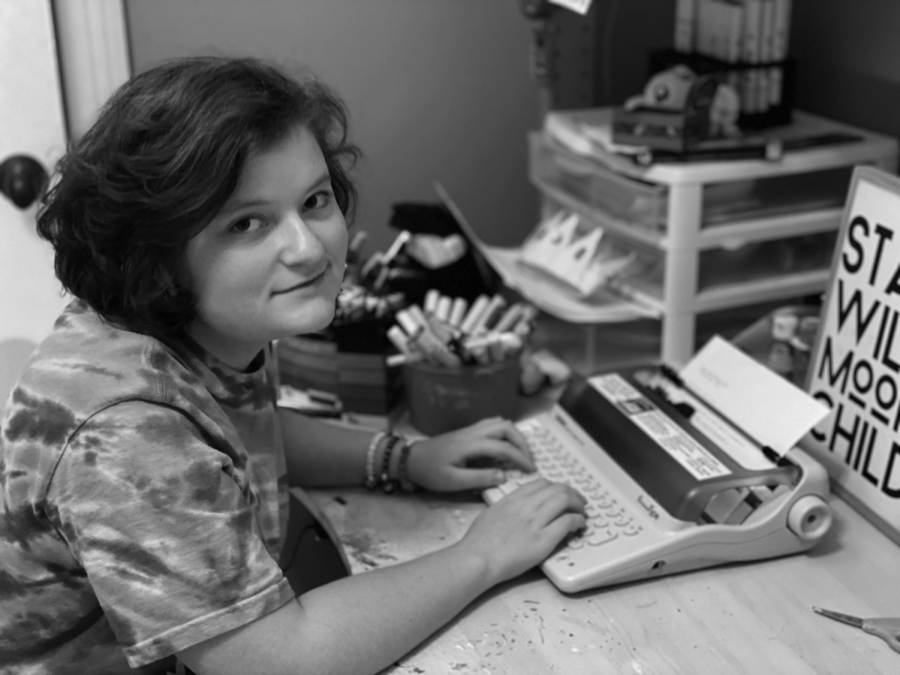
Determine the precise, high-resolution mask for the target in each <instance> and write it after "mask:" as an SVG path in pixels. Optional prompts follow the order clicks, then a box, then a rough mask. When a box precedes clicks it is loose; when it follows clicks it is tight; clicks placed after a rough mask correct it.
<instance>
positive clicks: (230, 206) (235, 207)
mask: <svg viewBox="0 0 900 675" xmlns="http://www.w3.org/2000/svg"><path fill="white" fill-rule="evenodd" d="M325 183H331V174H330V173H329V172H328V170H327V169H326V170H325V171H323V172H322V174H321V175H320V176H319V177H318V178H317V179H316V180H315V182H314V183H312V184H311V185H310V186H309V187H308V188H307V190H306V191H307V192H311V191H313V190H318V189H319V188H320V187H322V185H324V184H325ZM268 201H269V200H268V199H245V200H237V201H232V200H229V201H227V202H226V203H225V206H224V207H223V208H222V210H221V211H220V215H227V214H230V213H234V212H235V211H240V210H241V209H246V208H251V207H254V206H260V205H262V204H266V203H268Z"/></svg>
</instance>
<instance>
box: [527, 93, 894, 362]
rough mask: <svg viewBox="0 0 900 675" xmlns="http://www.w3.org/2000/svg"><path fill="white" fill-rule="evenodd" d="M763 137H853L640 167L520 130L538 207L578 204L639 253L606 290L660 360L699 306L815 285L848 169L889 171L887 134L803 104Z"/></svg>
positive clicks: (683, 340)
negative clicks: (633, 313) (636, 321)
mask: <svg viewBox="0 0 900 675" xmlns="http://www.w3.org/2000/svg"><path fill="white" fill-rule="evenodd" d="M552 114H554V115H558V116H560V115H563V116H568V117H569V119H567V120H566V123H567V124H568V125H569V126H570V127H571V128H578V127H579V126H581V127H582V128H583V127H584V125H590V124H598V123H603V120H608V119H609V116H610V115H611V109H592V110H585V111H567V112H557V113H552ZM772 133H774V134H779V133H780V134H783V135H784V137H785V138H811V137H819V136H823V135H827V134H832V133H850V134H853V135H854V136H856V137H858V139H857V140H853V141H850V142H843V143H835V144H823V145H819V146H812V147H809V148H806V149H802V150H796V151H790V152H785V153H784V155H783V156H782V158H781V159H780V160H778V161H766V160H762V159H759V160H757V159H742V160H731V161H710V162H696V163H694V162H683V163H665V164H664V163H660V164H654V165H651V166H647V167H643V166H640V165H638V164H637V163H635V162H632V161H631V160H630V159H629V158H627V157H623V156H622V155H618V154H614V153H611V152H606V151H604V150H603V149H601V148H600V147H598V146H597V145H596V144H590V146H579V147H578V148H575V149H573V147H572V146H571V145H568V144H563V143H561V142H559V140H558V137H557V136H553V135H551V134H550V133H548V132H547V131H546V130H544V131H541V132H534V133H532V134H531V135H530V136H529V144H530V178H531V181H532V183H533V184H534V185H535V186H536V187H537V188H538V189H539V190H540V191H541V194H542V200H543V210H544V215H547V214H549V213H551V212H552V211H555V210H557V209H560V208H564V209H567V210H569V211H573V212H576V213H578V214H580V215H581V216H582V223H587V224H588V226H599V227H602V228H603V229H604V231H605V234H604V237H609V238H612V239H613V240H615V241H616V242H618V245H620V246H622V247H624V248H626V249H628V250H633V251H634V252H635V253H636V255H637V259H638V260H640V261H642V263H641V264H639V265H638V266H637V268H638V269H637V270H636V272H635V274H634V275H633V276H630V277H629V276H625V277H623V278H622V279H620V280H618V281H617V283H616V285H615V287H614V288H615V290H616V292H617V293H618V294H619V295H621V296H622V297H623V298H627V299H629V300H630V301H633V302H635V303H637V304H639V305H641V306H642V307H644V308H650V309H651V310H652V311H653V313H654V314H655V315H656V316H658V318H659V319H660V320H661V323H662V326H661V354H660V357H661V358H662V359H663V360H664V361H666V362H669V363H672V364H673V365H679V364H683V363H685V362H686V361H687V360H688V359H689V358H690V356H691V355H692V354H693V352H694V349H695V344H694V343H695V336H696V333H695V329H696V321H697V317H698V314H701V313H704V312H711V311H715V310H722V309H729V308H735V307H744V306H748V305H754V304H759V303H765V302H770V301H777V300H781V299H788V298H796V297H800V296H805V295H811V294H815V293H819V292H821V291H822V290H823V289H824V288H825V285H826V282H827V279H828V275H829V270H830V266H831V259H832V254H833V244H834V238H835V236H836V233H837V230H838V227H839V224H840V218H841V214H842V211H843V203H844V199H845V197H846V190H847V186H848V184H849V178H850V174H851V172H852V169H853V167H854V166H856V165H859V164H867V165H872V166H876V167H879V168H881V169H883V170H886V171H888V172H890V173H894V172H895V171H896V170H897V156H898V143H897V140H896V139H894V138H891V137H888V136H884V135H880V134H876V133H873V132H870V131H866V130H863V129H858V128H856V127H853V126H850V125H847V124H842V123H839V122H835V121H832V120H828V119H825V118H822V117H819V116H816V115H812V114H809V113H805V112H803V111H795V114H794V122H793V123H792V124H791V125H788V126H787V127H783V128H781V129H780V130H773V132H772ZM587 147H589V150H587V151H586V150H585V148H587Z"/></svg>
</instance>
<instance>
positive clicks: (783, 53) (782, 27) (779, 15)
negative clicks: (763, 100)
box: [768, 0, 792, 105]
mask: <svg viewBox="0 0 900 675" xmlns="http://www.w3.org/2000/svg"><path fill="white" fill-rule="evenodd" d="M791 2H792V0H774V3H775V7H774V9H773V11H772V60H773V61H781V60H783V59H785V58H787V55H788V43H789V40H790V31H791ZM783 81H784V73H783V72H782V71H781V69H780V68H772V69H770V70H769V97H768V101H769V103H770V104H771V105H779V104H780V103H781V97H782V95H783V92H782V88H783Z"/></svg>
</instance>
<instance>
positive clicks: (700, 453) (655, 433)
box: [590, 373, 731, 480]
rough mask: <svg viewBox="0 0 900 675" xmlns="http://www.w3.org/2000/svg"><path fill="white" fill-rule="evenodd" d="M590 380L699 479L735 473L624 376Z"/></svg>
mask: <svg viewBox="0 0 900 675" xmlns="http://www.w3.org/2000/svg"><path fill="white" fill-rule="evenodd" d="M590 383H591V385H592V386H593V387H594V388H595V389H596V390H597V391H599V392H600V393H601V394H602V395H603V396H604V397H606V399H608V400H609V401H610V402H611V403H612V404H614V405H615V406H616V407H617V408H618V409H619V410H620V411H621V412H622V414H623V415H625V416H626V417H628V418H629V419H631V421H632V422H633V423H634V424H635V426H637V427H639V428H640V429H641V430H642V431H643V432H644V433H645V434H647V435H648V436H649V437H650V438H652V439H653V440H654V441H656V442H657V444H659V447H661V448H663V449H664V450H665V451H666V452H668V453H669V455H671V456H672V458H673V459H674V460H675V461H677V462H678V463H679V464H681V466H683V467H684V469H685V470H686V471H688V472H689V473H690V474H691V475H692V476H693V477H694V478H696V479H697V480H708V479H710V478H721V477H723V476H728V475H730V474H731V470H730V469H729V468H728V467H727V466H725V465H724V464H722V462H720V461H719V459H718V458H717V457H716V456H715V455H713V454H712V453H711V452H709V450H707V449H706V448H704V447H703V446H702V445H700V443H698V442H697V441H696V440H695V439H694V438H693V437H692V436H690V435H689V434H688V433H687V432H685V430H684V429H682V428H681V427H680V426H678V425H677V424H676V423H675V422H673V421H672V420H671V419H669V417H668V416H667V415H666V414H665V413H664V412H662V411H661V410H660V409H659V408H657V407H656V406H655V405H654V404H653V403H652V402H651V401H650V400H648V399H647V397H645V396H644V395H643V394H641V392H639V391H638V390H637V389H635V388H634V387H633V386H631V384H629V382H628V381H627V380H625V378H623V377H622V376H621V375H619V374H617V373H608V374H606V375H598V376H596V377H592V378H590Z"/></svg>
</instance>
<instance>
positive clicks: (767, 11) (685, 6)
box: [669, 0, 793, 127]
mask: <svg viewBox="0 0 900 675" xmlns="http://www.w3.org/2000/svg"><path fill="white" fill-rule="evenodd" d="M791 9H792V0H677V2H676V13H675V31H674V47H675V52H676V53H678V54H679V55H681V56H682V58H681V59H680V61H682V62H685V63H687V64H688V65H690V66H692V67H696V68H697V69H699V70H700V72H703V73H708V72H712V71H720V72H722V73H723V76H724V79H725V81H726V82H727V83H728V84H730V85H731V86H732V87H733V88H734V89H735V91H737V92H738V94H739V96H740V101H741V115H742V125H741V126H751V127H764V126H770V125H772V124H784V123H787V122H789V121H790V116H789V113H790V101H789V99H790V88H791V84H792V82H791V77H792V67H793V64H792V63H790V62H789V60H788V46H789V37H790V20H791ZM690 56H693V57H695V58H694V59H693V60H692V61H689V60H687V59H686V58H684V57H690ZM697 57H699V58H697ZM669 65H671V63H670V64H669Z"/></svg>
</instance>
